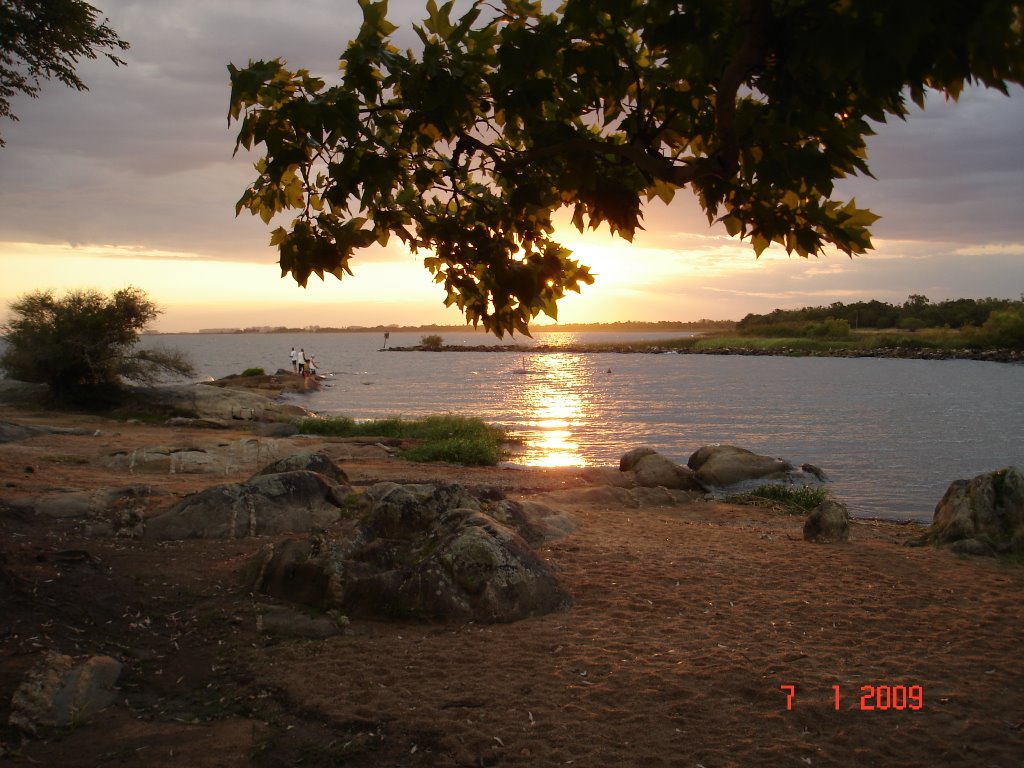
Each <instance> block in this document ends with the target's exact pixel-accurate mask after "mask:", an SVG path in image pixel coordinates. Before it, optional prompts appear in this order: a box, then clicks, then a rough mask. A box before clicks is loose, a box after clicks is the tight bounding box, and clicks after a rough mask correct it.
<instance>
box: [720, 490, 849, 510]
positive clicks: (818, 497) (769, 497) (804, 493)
mask: <svg viewBox="0 0 1024 768" xmlns="http://www.w3.org/2000/svg"><path fill="white" fill-rule="evenodd" d="M830 497H831V492H830V491H829V489H828V488H826V487H824V486H821V485H817V486H810V485H801V486H795V485H781V484H779V483H768V484H766V485H759V486H758V487H757V488H754V489H752V490H750V491H747V492H746V493H738V494H734V495H732V496H727V497H726V499H725V500H726V501H728V502H730V503H731V504H751V505H754V506H767V507H773V508H775V509H777V510H779V511H780V512H785V513H787V514H790V515H805V514H807V513H808V512H810V511H811V510H812V509H814V508H815V507H816V506H818V505H819V504H821V503H822V502H823V501H827V500H828V499H829V498H830Z"/></svg>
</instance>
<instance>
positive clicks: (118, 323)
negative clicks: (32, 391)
mask: <svg viewBox="0 0 1024 768" xmlns="http://www.w3.org/2000/svg"><path fill="white" fill-rule="evenodd" d="M10 309H11V318H10V319H9V320H8V321H7V322H6V323H4V324H3V325H0V333H2V334H3V336H4V339H5V340H6V342H7V346H6V349H5V350H4V351H3V354H2V355H0V369H3V370H4V371H6V373H7V375H8V376H10V377H11V378H13V379H19V380H21V381H29V382H33V383H44V384H47V385H49V387H50V392H51V394H52V395H53V397H54V398H55V399H56V400H58V401H61V402H65V403H68V404H75V405H95V406H97V407H112V406H113V405H114V404H116V403H118V402H119V401H120V400H121V398H122V385H123V383H124V381H125V380H130V381H136V382H139V383H143V384H149V383H153V382H154V381H157V380H159V378H160V377H161V376H164V375H170V376H190V375H193V373H194V371H193V370H192V366H191V365H190V364H189V362H188V361H187V360H186V359H185V357H184V356H183V355H182V354H181V353H180V352H177V351H175V350H169V349H138V348H137V347H136V345H137V343H138V341H139V335H140V334H141V333H142V331H143V330H144V329H145V328H146V326H147V325H149V323H150V322H152V321H153V320H154V319H155V318H156V317H157V316H158V315H159V314H160V309H159V308H158V307H157V305H156V304H155V303H153V302H152V301H150V299H149V297H148V296H147V295H146V292H145V291H143V290H141V289H139V288H131V287H129V288H123V289H121V290H118V291H114V292H113V293H112V294H110V295H109V296H106V295H104V294H102V293H100V292H99V291H95V290H80V291H69V292H67V293H66V294H64V295H63V296H60V297H58V296H56V295H55V294H54V292H53V291H52V290H46V291H35V292H33V293H27V294H25V295H23V296H20V297H19V298H17V299H16V300H15V301H13V302H11V305H10Z"/></svg>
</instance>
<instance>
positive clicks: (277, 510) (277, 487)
mask: <svg viewBox="0 0 1024 768" xmlns="http://www.w3.org/2000/svg"><path fill="white" fill-rule="evenodd" d="M351 493H352V489H351V488H349V487H347V486H343V485H338V484H336V483H334V482H332V481H331V480H329V479H328V478H326V477H324V476H323V475H321V474H319V473H317V472H307V471H298V472H282V473H279V474H276V475H258V476H256V477H254V478H252V479H250V480H247V481H246V482H244V483H228V484H226V485H218V486H215V487H213V488H207V489H206V490H205V491H201V492H199V493H196V494H193V495H191V496H188V497H186V498H184V499H182V500H181V501H180V502H178V503H177V504H175V505H174V506H173V507H171V508H170V509H168V510H166V511H164V512H161V513H159V514H157V515H154V516H153V517H149V518H147V519H146V521H145V529H144V533H143V535H144V536H146V537H147V538H152V539H195V538H204V539H231V538H244V537H246V536H265V535H271V534H280V533H294V532H305V531H310V530H313V529H316V528H326V527H327V526H329V525H331V524H332V523H335V522H337V521H338V520H340V519H341V518H342V517H343V516H344V514H345V509H346V508H347V502H348V498H349V497H350V495H351Z"/></svg>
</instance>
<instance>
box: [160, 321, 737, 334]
mask: <svg viewBox="0 0 1024 768" xmlns="http://www.w3.org/2000/svg"><path fill="white" fill-rule="evenodd" d="M735 327H736V321H735V320H695V321H685V322H684V321H676V320H658V321H650V322H648V321H633V320H626V321H620V322H614V323H564V324H561V325H558V324H552V325H538V326H535V327H534V328H533V329H532V330H533V331H534V332H535V333H643V332H652V333H673V332H675V331H685V332H688V333H700V332H712V331H727V330H732V329H733V328H735ZM438 332H442V333H479V334H481V335H485V336H489V335H491V334H490V333H488V332H487V331H485V330H484V329H483V328H474V327H473V326H471V325H436V324H432V325H347V326H344V327H332V326H325V325H308V326H305V327H304V328H291V327H286V326H266V325H261V326H250V327H248V328H200V329H199V330H198V331H147V332H146V334H147V335H150V336H160V335H167V336H179V335H198V334H239V333H438Z"/></svg>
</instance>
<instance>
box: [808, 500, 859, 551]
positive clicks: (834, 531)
mask: <svg viewBox="0 0 1024 768" xmlns="http://www.w3.org/2000/svg"><path fill="white" fill-rule="evenodd" d="M804 540H805V541H810V542H813V543H815V544H836V543H841V542H847V541H849V540H850V512H849V510H848V509H847V508H846V506H845V505H844V504H841V503H840V502H838V501H834V500H832V499H829V500H827V501H823V502H822V503H821V504H819V505H818V506H816V507H815V508H814V509H812V510H811V512H810V514H809V515H808V516H807V519H806V520H805V521H804Z"/></svg>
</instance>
